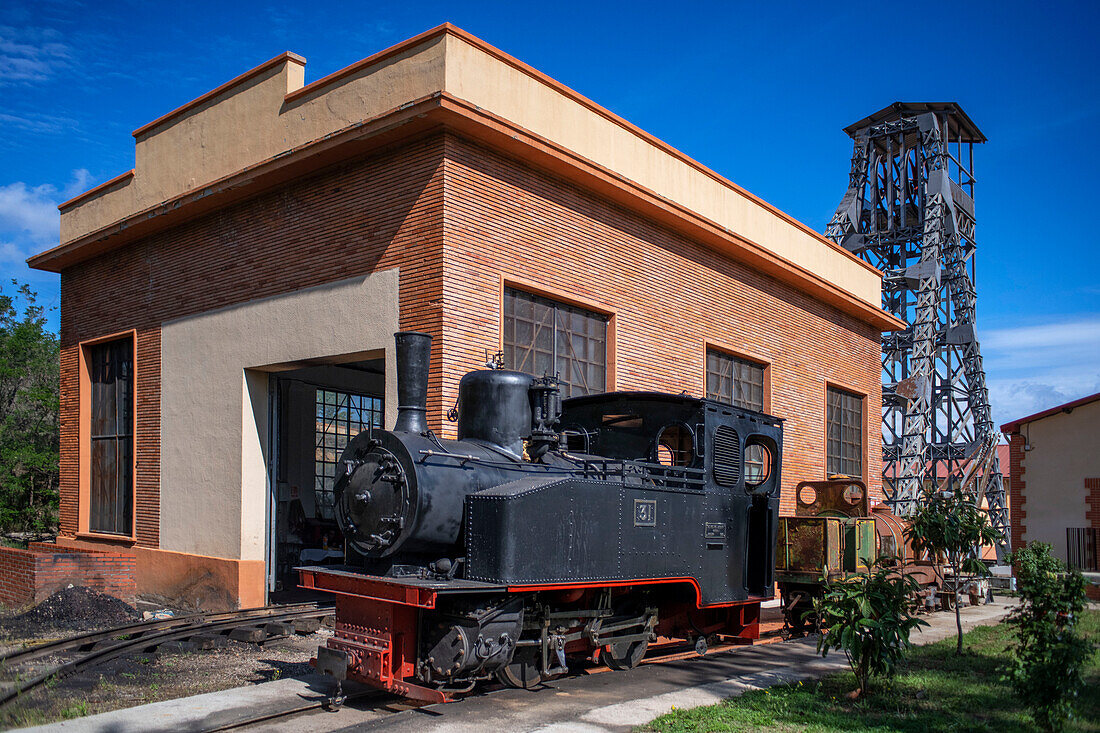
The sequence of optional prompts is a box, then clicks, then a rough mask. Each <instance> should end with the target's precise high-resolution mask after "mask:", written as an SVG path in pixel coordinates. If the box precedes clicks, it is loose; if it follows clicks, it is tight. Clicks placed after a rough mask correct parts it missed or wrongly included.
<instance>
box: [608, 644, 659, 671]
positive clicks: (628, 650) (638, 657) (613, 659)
mask: <svg viewBox="0 0 1100 733" xmlns="http://www.w3.org/2000/svg"><path fill="white" fill-rule="evenodd" d="M648 648H649V641H648V640H646V639H642V640H641V641H621V642H619V643H618V644H608V645H607V646H605V647H604V648H603V651H602V652H600V661H601V662H603V663H604V664H606V665H607V666H608V667H610V668H611V669H614V670H616V671H621V670H624V669H634V668H635V667H637V666H638V664H639V663H641V661H642V657H644V656H645V653H646V649H648Z"/></svg>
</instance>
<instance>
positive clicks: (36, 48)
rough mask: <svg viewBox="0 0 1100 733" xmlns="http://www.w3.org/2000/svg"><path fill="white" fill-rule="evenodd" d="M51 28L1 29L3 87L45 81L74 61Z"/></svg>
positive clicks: (0, 47)
mask: <svg viewBox="0 0 1100 733" xmlns="http://www.w3.org/2000/svg"><path fill="white" fill-rule="evenodd" d="M59 38H60V34H59V33H58V32H57V31H55V30H52V29H43V28H18V29H17V28H12V27H10V26H0V84H18V83H28V82H37V81H45V80H46V79H49V78H50V77H51V76H53V75H54V73H56V72H58V71H60V70H62V69H64V68H66V67H67V66H69V64H70V63H71V62H72V58H73V55H72V51H71V50H70V49H69V47H68V46H67V45H65V44H64V43H61V42H60V41H59V40H58V39H59Z"/></svg>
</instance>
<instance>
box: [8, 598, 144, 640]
mask: <svg viewBox="0 0 1100 733" xmlns="http://www.w3.org/2000/svg"><path fill="white" fill-rule="evenodd" d="M140 619H141V614H140V613H138V611H137V610H136V609H135V608H134V607H133V606H131V605H130V604H128V603H126V602H125V601H122V600H119V599H118V598H115V597H114V596H109V595H106V594H104V593H99V592H97V591H94V590H92V589H90V588H84V587H79V586H72V585H70V586H69V587H68V588H64V589H62V590H59V591H58V592H57V593H54V594H53V595H52V596H50V597H49V598H47V599H46V600H44V601H42V602H41V603H39V604H38V605H37V606H35V607H34V608H31V609H30V610H28V611H26V612H24V613H21V614H18V615H9V616H6V617H2V618H0V639H4V640H5V643H11V642H7V640H12V642H17V641H18V640H21V639H34V638H39V637H42V636H50V635H55V636H56V635H60V636H66V635H69V634H72V633H79V632H83V631H90V630H92V629H104V628H110V627H112V626H123V625H125V624H131V623H134V622H135V621H139V620H140Z"/></svg>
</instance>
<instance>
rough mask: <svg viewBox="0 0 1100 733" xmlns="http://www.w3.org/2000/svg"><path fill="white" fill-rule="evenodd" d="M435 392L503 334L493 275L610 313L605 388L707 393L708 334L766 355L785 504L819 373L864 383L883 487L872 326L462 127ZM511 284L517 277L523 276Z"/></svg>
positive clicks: (819, 423)
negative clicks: (441, 361)
mask: <svg viewBox="0 0 1100 733" xmlns="http://www.w3.org/2000/svg"><path fill="white" fill-rule="evenodd" d="M444 198H445V202H446V203H445V211H446V214H445V220H444V232H445V245H444V246H445V256H444V292H443V298H444V309H443V313H444V322H443V332H444V339H445V341H446V349H445V359H446V364H445V374H446V377H445V379H444V383H443V398H444V403H445V404H447V405H450V404H452V403H453V402H454V400H455V397H456V395H457V386H458V380H459V378H460V377H461V375H462V374H463V373H465V372H466V371H467V370H469V369H471V368H477V367H478V366H479V365H480V364H481V363H482V362H483V361H484V357H485V350H486V349H489V350H490V351H495V350H496V349H497V348H498V344H499V343H500V322H501V302H500V297H501V292H500V291H501V278H502V277H503V278H505V279H514V280H516V281H519V282H520V283H522V284H526V283H533V284H535V285H537V286H540V287H543V288H546V289H548V290H549V291H551V292H557V293H561V294H565V295H568V296H569V297H571V298H573V299H575V300H577V301H580V302H582V303H586V304H589V305H590V306H591V307H593V308H595V309H597V310H603V311H607V312H611V313H613V314H614V330H615V335H614V359H615V362H616V366H615V371H616V372H617V382H616V383H615V385H614V387H615V388H616V389H654V390H661V391H667V392H673V393H676V392H680V391H682V390H686V391H688V392H689V393H691V394H695V395H702V394H704V393H705V389H706V387H705V383H704V373H705V361H704V354H705V349H706V344H707V343H708V342H709V343H713V344H720V345H724V346H726V347H728V348H732V349H736V350H738V351H741V352H745V353H747V354H749V355H752V356H755V357H757V358H760V359H763V360H765V361H767V362H768V363H770V365H771V374H770V382H771V400H770V411H771V412H772V413H773V414H775V415H777V416H778V417H782V418H784V419H785V420H786V421H787V422H786V424H785V431H784V451H785V460H784V465H783V472H784V473H783V486H784V494H783V502H782V509H783V511H784V512H788V513H793V510H794V499H793V487H794V485H795V484H797V483H798V481H800V480H806V479H814V480H818V479H821V478H823V477H824V475H825V442H824V422H825V389H826V383H827V382H833V383H837V384H840V385H843V386H845V387H847V388H849V389H854V390H857V391H859V392H862V393H864V394H866V395H867V398H866V400H865V405H866V407H865V410H864V413H865V428H864V436H865V441H866V442H867V444H868V450H867V453H868V454H869V455H868V460H867V461H866V468H865V471H866V478H867V480H868V483H869V486H870V488H871V491H872V493H873V495H875V496H881V478H880V471H881V458H882V456H881V448H880V435H881V433H880V428H879V423H880V413H879V408H878V406H879V404H880V403H881V383H880V379H881V377H880V368H881V367H880V356H879V354H880V345H879V332H878V331H877V330H875V329H874V328H873V327H871V326H868V325H866V324H863V323H861V322H859V321H857V320H856V319H854V318H852V317H850V316H847V315H845V314H843V313H841V312H839V311H838V310H836V309H834V308H832V307H831V306H827V305H824V304H822V303H820V302H818V301H816V300H814V299H812V298H810V297H809V296H807V295H805V294H803V293H801V292H799V291H797V290H795V289H793V288H791V287H789V286H787V285H785V284H783V283H780V282H778V281H776V280H774V279H772V278H770V277H767V276H765V275H762V274H760V273H759V272H756V271H754V270H752V269H750V268H749V267H746V266H744V265H741V264H739V263H736V262H732V261H730V260H728V259H727V258H725V257H723V256H721V255H720V254H718V253H716V252H714V251H713V250H711V249H708V248H706V247H704V246H702V245H700V244H697V243H696V242H694V241H692V240H690V239H687V238H685V237H684V236H681V235H679V234H678V233H676V232H673V231H671V230H669V229H666V228H663V227H661V226H660V225H658V224H656V223H653V222H651V221H649V220H647V219H644V218H642V217H640V216H638V215H636V214H634V213H632V212H630V211H628V210H625V209H623V208H621V207H618V206H615V205H613V204H610V203H607V202H605V201H603V200H601V199H599V198H597V197H595V196H593V195H589V194H588V193H586V192H584V191H582V190H580V189H578V188H576V187H575V186H573V185H571V184H568V183H566V182H563V181H561V180H558V179H556V178H553V177H551V176H549V175H546V174H543V173H540V172H537V171H535V170H532V169H530V168H528V167H526V166H524V165H523V164H521V163H519V162H516V161H514V160H512V159H509V158H506V157H504V156H502V155H499V154H496V153H494V152H490V151H488V150H486V149H484V148H482V147H480V146H478V145H475V144H473V143H470V142H467V141H465V140H463V139H461V138H458V137H454V136H448V138H447V146H446V163H445V188H444ZM522 284H521V285H520V287H522Z"/></svg>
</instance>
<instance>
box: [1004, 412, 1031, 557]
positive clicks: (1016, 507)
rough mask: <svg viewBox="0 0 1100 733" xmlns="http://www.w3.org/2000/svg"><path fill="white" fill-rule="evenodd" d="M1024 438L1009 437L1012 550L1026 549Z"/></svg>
mask: <svg viewBox="0 0 1100 733" xmlns="http://www.w3.org/2000/svg"><path fill="white" fill-rule="evenodd" d="M1025 442H1026V441H1025V440H1024V436H1022V435H1020V434H1019V433H1016V434H1014V435H1010V436H1008V465H1009V473H1010V474H1011V476H1012V477H1011V479H1010V480H1009V484H1008V510H1009V511H1008V516H1009V523H1010V524H1011V525H1012V532H1011V534H1012V549H1013V550H1019V549H1023V547H1024V528H1025V524H1026V519H1027V507H1026V506H1025V505H1024V490H1025V489H1026V488H1027V479H1026V478H1025V477H1024V465H1023V461H1024V444H1025Z"/></svg>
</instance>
